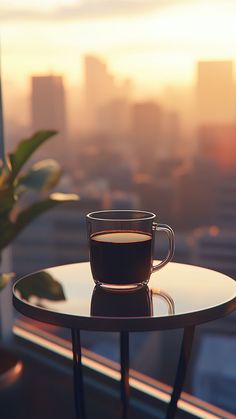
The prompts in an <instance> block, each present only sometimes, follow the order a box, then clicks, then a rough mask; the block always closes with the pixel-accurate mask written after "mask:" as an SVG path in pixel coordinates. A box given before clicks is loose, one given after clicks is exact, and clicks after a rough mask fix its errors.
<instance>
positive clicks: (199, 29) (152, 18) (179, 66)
mask: <svg viewBox="0 0 236 419" xmlns="http://www.w3.org/2000/svg"><path fill="white" fill-rule="evenodd" d="M111 3H113V4H114V13H112V9H111V10H109V13H110V14H109V19H108V18H107V13H108V11H107V10H104V16H103V15H102V12H99V13H98V14H97V15H96V9H98V8H99V5H101V6H102V5H103V1H101V2H98V1H90V2H75V1H72V0H71V1H69V0H67V1H65V0H64V1H60V2H58V1H56V0H55V1H54V0H50V2H40V5H39V4H37V5H34V4H32V3H31V2H29V1H24V2H21V14H20V13H19V14H18V15H17V12H16V11H17V2H16V1H15V2H13V1H11V2H10V3H8V2H6V1H5V10H8V13H5V19H4V13H3V24H2V28H3V29H2V38H3V40H2V44H3V45H2V49H3V54H4V58H3V69H4V76H5V78H7V79H8V80H9V79H10V80H12V81H14V82H15V83H18V84H21V85H22V86H26V85H27V78H28V76H29V75H30V74H32V73H43V72H59V73H64V74H65V75H66V77H67V79H68V82H69V83H72V84H73V83H76V82H78V78H80V79H81V77H82V74H81V73H82V69H81V56H82V55H83V54H85V53H87V52H89V53H95V54H96V55H98V56H101V57H105V58H106V59H107V61H108V63H109V66H110V68H111V69H112V70H113V71H114V72H116V73H117V74H120V75H123V76H128V77H132V78H134V79H135V80H137V81H138V83H141V84H142V85H143V86H146V87H147V88H148V86H149V85H150V84H153V82H155V83H156V86H157V89H158V88H160V86H162V85H163V84H169V83H181V84H183V83H184V84H186V83H187V84H188V83H191V82H192V81H193V80H194V76H195V63H196V61H197V60H199V59H234V55H235V42H236V26H235V19H234V14H233V12H234V11H235V10H236V5H235V4H234V3H232V2H230V1H225V2H222V1H221V2H212V1H208V2H203V1H197V2H196V1H189V2H181V1H180V2H178V1H173V2H170V3H169V5H166V6H165V4H164V2H163V3H162V6H160V5H158V3H159V2H156V7H155V4H154V2H152V8H150V7H148V6H149V2H147V11H146V12H145V13H144V12H143V13H141V12H140V10H139V9H138V13H137V11H136V9H135V4H136V3H139V6H140V4H142V3H143V10H145V2H141V1H139V2H137V1H136V2H135V1H134V7H133V13H132V11H130V10H129V9H128V11H127V13H126V7H125V2H122V4H123V10H122V13H120V14H118V15H116V3H117V2H115V1H113V2H111ZM213 3H214V4H213ZM86 4H88V5H89V4H90V9H89V10H90V14H89V11H86V13H87V14H86V13H85V12H84V11H83V14H82V15H81V16H80V6H81V7H82V6H84V5H86ZM14 7H15V8H16V10H15V13H13V11H14ZM73 7H76V11H77V12H78V13H74V15H73V13H72V12H73ZM3 9H4V8H3ZM64 9H65V10H66V11H67V12H66V13H64V14H63V10H64ZM84 9H86V8H85V7H84ZM84 9H83V10H84ZM149 9H150V10H149ZM70 10H71V13H69V12H70ZM81 10H82V9H81ZM16 69H17V71H16Z"/></svg>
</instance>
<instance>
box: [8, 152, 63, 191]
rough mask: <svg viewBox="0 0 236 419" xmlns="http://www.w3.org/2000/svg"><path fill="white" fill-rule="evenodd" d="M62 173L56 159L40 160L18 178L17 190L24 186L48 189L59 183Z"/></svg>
mask: <svg viewBox="0 0 236 419" xmlns="http://www.w3.org/2000/svg"><path fill="white" fill-rule="evenodd" d="M61 173H62V171H61V167H60V165H59V164H58V163H57V162H56V161H55V160H52V159H48V160H42V161H39V162H37V163H35V164H34V165H33V166H32V167H31V169H30V170H29V171H28V172H27V173H26V174H24V175H23V176H21V177H20V178H19V179H18V181H17V186H16V191H17V189H19V190H22V188H28V189H34V190H37V191H48V190H50V189H52V188H54V186H56V185H57V184H58V182H59V180H60V177H61Z"/></svg>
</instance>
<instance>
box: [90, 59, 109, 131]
mask: <svg viewBox="0 0 236 419" xmlns="http://www.w3.org/2000/svg"><path fill="white" fill-rule="evenodd" d="M84 78H85V106H86V111H87V117H88V125H89V128H94V126H95V125H96V120H97V117H98V115H97V111H98V110H99V108H100V107H102V106H104V105H105V104H107V103H108V102H109V101H110V100H112V98H114V94H115V83H114V77H113V76H112V75H111V74H110V73H109V72H108V70H107V66H106V64H105V63H104V62H103V61H102V60H100V59H99V58H97V57H94V56H92V55H86V56H85V57H84Z"/></svg>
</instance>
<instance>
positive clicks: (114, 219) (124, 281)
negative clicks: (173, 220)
mask: <svg viewBox="0 0 236 419" xmlns="http://www.w3.org/2000/svg"><path fill="white" fill-rule="evenodd" d="M155 218H156V215H155V214H153V213H151V212H146V211H132V210H120V211H116V210H113V211H112V210H111V211H97V212H93V213H90V214H88V215H87V217H86V219H87V229H88V238H89V247H90V264H91V270H92V275H93V279H94V281H95V283H96V284H99V285H103V286H108V287H109V286H110V287H112V288H132V287H137V286H140V285H145V284H147V283H148V281H149V278H150V275H151V273H152V272H154V271H157V270H159V269H161V268H162V267H163V266H165V265H166V264H167V263H168V262H169V261H170V260H171V259H172V257H173V254H174V233H173V230H172V229H171V228H170V227H169V226H168V225H166V224H158V223H156V222H154V220H155ZM157 231H163V232H165V233H166V234H167V237H168V241H169V250H168V254H167V257H166V258H165V259H164V260H163V261H161V262H159V264H157V265H153V250H154V239H155V232H157Z"/></svg>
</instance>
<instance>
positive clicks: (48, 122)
mask: <svg viewBox="0 0 236 419" xmlns="http://www.w3.org/2000/svg"><path fill="white" fill-rule="evenodd" d="M31 116H32V131H33V132H34V131H38V130H42V129H54V130H57V131H58V135H57V136H56V137H55V138H54V139H51V140H49V142H48V143H47V144H45V145H44V146H43V147H42V149H41V150H40V154H42V156H43V157H51V158H52V157H55V158H57V159H58V160H60V161H65V155H66V148H67V146H66V131H67V127H66V109H65V92H64V85H63V78H62V77H61V76H54V75H44V76H32V78H31Z"/></svg>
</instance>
